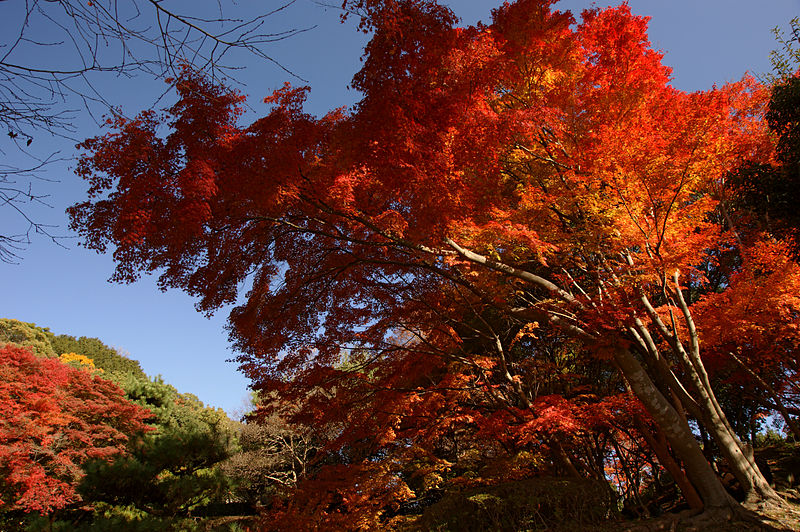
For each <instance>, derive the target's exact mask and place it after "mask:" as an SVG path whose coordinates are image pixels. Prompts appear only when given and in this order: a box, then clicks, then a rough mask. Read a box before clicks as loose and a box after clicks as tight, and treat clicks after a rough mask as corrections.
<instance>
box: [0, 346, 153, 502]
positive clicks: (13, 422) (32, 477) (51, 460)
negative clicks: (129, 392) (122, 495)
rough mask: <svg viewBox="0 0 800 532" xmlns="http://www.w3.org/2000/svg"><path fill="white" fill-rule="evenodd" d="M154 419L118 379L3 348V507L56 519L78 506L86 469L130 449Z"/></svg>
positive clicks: (0, 389) (0, 391)
mask: <svg viewBox="0 0 800 532" xmlns="http://www.w3.org/2000/svg"><path fill="white" fill-rule="evenodd" d="M148 417H150V414H149V412H148V411H147V410H145V409H143V408H141V407H139V406H137V405H134V404H132V403H130V402H129V401H128V400H126V399H125V394H124V392H123V391H122V389H120V388H119V386H117V385H116V384H114V383H112V382H111V381H108V380H105V379H102V378H100V377H98V376H96V375H93V374H92V373H90V372H89V371H88V370H82V369H77V368H73V367H71V366H68V365H66V364H64V363H62V362H61V361H59V360H57V359H47V358H39V357H36V356H35V355H34V354H33V353H32V352H31V351H30V350H28V349H25V348H21V347H17V346H14V345H12V344H5V345H3V346H0V504H2V505H3V507H4V509H22V510H24V511H26V512H39V513H41V514H49V513H50V512H52V511H53V510H57V509H59V508H64V507H66V506H68V505H71V504H74V503H76V502H79V501H80V496H79V495H78V494H77V493H76V487H77V484H78V481H79V480H80V478H81V477H82V476H83V472H82V470H81V465H82V464H83V463H84V462H86V461H87V460H90V459H108V458H111V457H112V456H115V455H118V454H119V453H122V452H125V448H126V444H127V442H128V440H129V438H130V437H132V436H134V435H136V434H138V433H141V432H143V431H145V430H148V427H147V425H145V424H144V420H145V419H147V418H148Z"/></svg>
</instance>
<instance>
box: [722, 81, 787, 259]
mask: <svg viewBox="0 0 800 532" xmlns="http://www.w3.org/2000/svg"><path fill="white" fill-rule="evenodd" d="M766 118H767V123H768V124H769V127H770V129H771V130H772V132H773V133H774V134H775V135H776V137H777V141H778V142H777V155H778V164H776V165H775V164H763V163H754V162H750V163H746V164H744V165H742V167H741V168H739V169H738V170H736V171H735V172H733V173H732V174H731V175H730V176H729V183H730V184H731V186H732V187H733V189H734V192H735V196H734V201H733V204H734V206H735V207H736V208H737V209H740V210H744V211H748V212H751V213H753V214H755V215H756V220H757V221H758V223H759V225H760V226H761V228H762V229H763V230H766V231H768V232H769V233H771V234H772V235H774V236H776V237H778V238H782V239H784V240H786V241H787V242H789V243H791V244H792V252H793V254H794V256H795V258H800V238H798V237H800V212H799V211H798V209H797V205H798V203H800V186H798V185H800V78H798V77H795V76H792V77H787V78H782V79H779V80H778V81H777V82H776V83H775V84H774V85H773V86H772V89H771V94H770V101H769V107H768V110H767V113H766Z"/></svg>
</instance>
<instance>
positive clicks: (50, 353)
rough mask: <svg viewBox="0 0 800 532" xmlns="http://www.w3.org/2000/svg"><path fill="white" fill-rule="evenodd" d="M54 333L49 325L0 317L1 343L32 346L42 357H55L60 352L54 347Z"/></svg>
mask: <svg viewBox="0 0 800 532" xmlns="http://www.w3.org/2000/svg"><path fill="white" fill-rule="evenodd" d="M53 337H54V335H53V333H51V332H50V329H48V328H47V327H38V326H37V325H36V324H35V323H26V322H24V321H19V320H12V319H8V318H0V344H5V343H11V344H16V345H21V346H26V347H30V348H31V349H33V352H34V354H36V355H37V356H40V357H47V358H54V357H56V356H58V353H56V351H55V350H54V349H53V345H52V343H51V342H52V339H53Z"/></svg>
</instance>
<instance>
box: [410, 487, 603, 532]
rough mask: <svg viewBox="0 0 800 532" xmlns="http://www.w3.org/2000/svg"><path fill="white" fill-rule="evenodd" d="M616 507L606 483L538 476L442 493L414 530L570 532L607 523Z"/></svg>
mask: <svg viewBox="0 0 800 532" xmlns="http://www.w3.org/2000/svg"><path fill="white" fill-rule="evenodd" d="M616 508H617V501H616V496H615V494H614V492H613V491H612V490H611V488H610V487H609V486H608V484H606V483H605V482H601V481H596V480H571V479H563V478H549V477H537V478H531V479H526V480H519V481H514V482H507V483H504V484H499V485H497V486H485V487H480V488H472V489H469V490H465V491H462V492H458V493H448V494H445V496H444V497H443V498H442V499H441V500H440V501H439V502H437V503H436V504H433V505H432V506H430V507H429V508H428V509H427V510H426V511H425V512H424V513H423V514H422V516H421V517H420V518H419V519H418V520H417V522H416V528H418V529H422V530H430V531H437V532H444V531H450V530H452V531H465V532H467V531H476V532H477V531H483V530H545V529H553V528H562V527H563V528H565V529H570V530H575V529H576V527H577V528H580V527H581V526H585V525H591V524H596V523H600V522H602V521H605V520H607V519H608V518H609V517H611V516H612V515H613V514H615V513H616V511H617V510H616Z"/></svg>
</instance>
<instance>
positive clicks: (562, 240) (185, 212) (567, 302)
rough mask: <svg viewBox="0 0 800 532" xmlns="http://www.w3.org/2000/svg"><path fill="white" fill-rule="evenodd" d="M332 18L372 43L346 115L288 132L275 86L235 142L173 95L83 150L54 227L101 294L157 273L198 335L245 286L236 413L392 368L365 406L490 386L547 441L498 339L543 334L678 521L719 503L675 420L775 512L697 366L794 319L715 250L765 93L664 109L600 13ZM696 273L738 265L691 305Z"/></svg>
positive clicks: (337, 410)
mask: <svg viewBox="0 0 800 532" xmlns="http://www.w3.org/2000/svg"><path fill="white" fill-rule="evenodd" d="M348 4H349V6H350V7H351V8H352V10H353V11H354V12H355V13H358V14H360V15H361V16H362V28H363V29H365V30H366V31H371V32H373V36H372V38H371V40H370V42H369V44H368V45H367V48H366V53H365V58H364V66H363V68H362V70H361V71H360V72H359V73H358V74H357V75H356V77H355V78H354V81H353V86H354V87H355V88H356V89H358V90H360V91H361V92H362V94H363V98H362V100H361V101H360V102H359V103H358V105H357V106H356V107H355V108H354V109H353V110H351V111H345V110H342V109H339V110H335V111H332V112H331V113H329V114H327V115H326V116H324V117H321V118H316V117H313V116H311V115H309V114H307V113H305V112H304V111H303V108H302V105H303V101H304V97H305V93H306V91H307V89H306V88H291V87H289V86H288V85H287V86H285V87H284V88H282V89H280V90H278V91H276V92H275V93H274V94H273V95H272V96H271V97H269V98H267V99H266V101H267V103H269V104H270V105H272V110H271V111H270V112H269V114H267V116H265V117H263V118H261V119H259V120H257V121H255V122H254V123H253V124H251V125H249V126H246V127H240V126H238V125H237V119H238V118H239V116H240V114H241V108H240V104H241V100H242V98H241V96H239V95H238V94H235V93H232V92H229V91H226V90H225V89H223V88H221V87H218V86H214V85H212V84H210V83H209V82H207V81H204V80H202V79H199V78H197V77H196V76H193V75H191V74H187V75H186V76H185V78H184V79H183V80H182V82H181V83H180V84H179V85H178V90H179V93H180V101H179V103H178V104H177V105H175V106H174V107H172V108H171V109H169V110H168V111H167V112H166V114H165V115H163V116H160V115H157V114H156V113H154V112H146V113H143V114H142V115H141V116H140V117H139V118H138V119H137V120H134V121H125V120H122V119H117V120H115V121H114V122H113V124H112V126H113V128H114V129H113V131H112V132H111V133H109V134H107V135H105V136H103V137H99V138H95V139H90V140H88V141H86V142H85V143H84V144H83V148H84V149H86V151H87V154H86V156H85V157H84V158H83V159H82V161H81V163H80V165H79V168H78V171H79V173H80V174H81V175H82V176H83V177H84V178H86V179H87V180H88V181H89V183H90V196H91V198H90V200H89V201H87V202H85V203H82V204H80V205H76V206H75V207H73V208H72V209H71V211H70V212H71V216H72V225H73V228H75V229H76V230H78V231H79V232H80V233H81V234H82V235H83V236H84V237H85V240H86V245H87V246H88V247H90V248H94V249H97V250H101V251H102V250H105V249H106V246H107V245H109V244H111V245H113V246H114V248H115V249H114V257H115V259H116V261H117V270H116V272H115V275H114V278H115V279H116V280H118V281H132V280H134V279H135V278H136V277H137V276H138V275H139V274H140V272H156V271H159V272H161V276H160V284H161V286H162V287H164V288H170V287H175V288H180V289H183V290H186V291H187V292H189V293H190V294H193V295H196V296H198V297H199V303H198V308H199V309H200V310H203V311H213V310H214V309H216V308H218V307H220V306H222V305H224V304H229V303H235V302H236V301H237V295H238V292H239V290H240V289H241V287H243V286H245V285H249V291H248V292H247V297H246V298H245V300H244V302H243V303H241V304H240V305H239V306H237V307H236V308H235V309H234V310H233V311H232V313H231V317H230V323H231V335H232V338H233V340H234V341H235V344H236V347H238V348H239V349H240V350H242V352H243V354H242V355H241V356H240V357H239V361H240V363H241V366H242V368H243V369H244V371H245V372H246V373H247V374H248V375H249V376H250V377H252V378H253V380H254V381H255V382H256V383H260V385H261V386H268V385H270V384H274V383H281V382H286V381H287V379H291V378H298V377H299V378H300V379H301V380H303V381H304V382H306V383H307V384H308V386H309V388H308V389H312V388H313V387H314V386H317V385H319V384H320V383H324V382H326V379H329V378H331V376H332V375H334V374H336V371H333V372H332V371H331V369H330V368H337V367H339V366H340V365H341V364H342V363H343V362H344V361H345V360H346V359H347V357H346V353H348V352H353V351H357V352H359V353H365V354H366V356H365V357H364V359H363V364H362V366H361V368H360V372H361V373H362V374H363V375H364V376H365V377H364V378H367V377H369V376H370V375H375V373H370V372H371V371H373V370H374V369H375V368H381V367H382V368H384V369H386V368H390V369H391V371H389V372H387V373H385V374H384V375H385V378H383V379H382V381H381V386H382V387H392V386H394V382H393V379H394V380H396V381H397V382H398V383H399V382H401V381H402V382H404V383H406V384H407V383H408V382H409V381H412V382H413V381H414V376H415V375H418V376H424V375H425V374H426V371H427V370H428V369H430V368H431V367H434V366H436V365H437V364H440V363H441V361H442V360H445V361H453V360H455V361H459V362H461V363H466V364H469V365H472V366H475V365H476V364H477V365H479V362H478V360H480V359H489V360H490V363H489V364H488V365H487V367H489V368H490V369H491V375H490V376H489V377H488V378H485V379H483V380H480V379H479V381H480V382H481V383H482V386H484V387H485V388H486V390H487V393H489V391H491V392H492V393H495V394H496V395H497V396H498V397H500V398H501V400H502V401H501V402H502V403H503V404H505V405H506V406H507V407H509V408H519V409H523V410H528V411H530V412H532V413H533V415H542V416H543V419H544V421H546V420H547V419H548V417H547V416H548V415H549V414H547V412H551V413H557V412H560V414H559V415H553V416H550V418H549V419H550V420H551V421H553V422H557V423H560V424H561V426H562V427H567V426H568V424H565V418H568V417H569V416H568V415H567V412H575V411H577V410H580V409H579V408H578V409H577V410H576V406H575V405H574V404H573V405H571V406H570V405H569V402H570V401H573V400H574V397H569V396H564V395H563V394H562V395H561V396H560V397H552V399H548V401H550V402H549V403H548V404H547V405H545V406H542V404H543V403H542V401H543V400H544V398H543V397H540V396H539V394H538V391H537V390H538V388H537V387H536V386H534V385H533V384H534V383H532V382H531V381H530V380H526V375H527V373H526V370H525V367H524V366H525V364H526V363H528V362H529V361H530V360H535V359H536V349H535V347H530V348H528V349H527V350H519V349H518V348H517V343H518V341H519V336H520V334H522V335H525V334H529V333H531V332H532V331H533V332H535V331H536V330H537V328H542V329H543V330H546V331H551V330H552V331H559V333H558V334H560V335H561V336H562V337H565V338H570V339H571V340H570V341H572V342H577V343H578V344H579V345H580V346H582V349H585V350H587V351H588V352H590V353H591V354H592V356H593V357H594V359H595V360H597V361H599V362H601V363H603V364H605V367H606V368H608V370H609V371H614V372H618V375H619V376H620V378H619V380H617V384H616V389H615V390H610V391H609V392H610V393H609V396H614V395H617V394H624V393H627V391H628V390H629V391H630V392H631V393H632V394H634V395H635V396H636V397H637V398H638V401H632V402H631V403H630V404H639V402H640V403H641V405H642V406H643V408H644V410H645V411H646V416H649V419H643V424H640V425H641V426H642V427H645V428H646V427H648V426H649V427H654V428H655V429H656V430H657V434H649V436H652V437H650V438H647V440H648V442H649V443H650V444H651V445H652V446H654V451H655V452H656V453H657V454H658V455H659V460H660V461H661V462H668V461H669V460H673V461H674V464H673V466H674V467H672V469H671V471H674V472H675V474H676V475H678V476H680V475H679V473H680V472H683V476H684V477H685V478H684V482H683V484H682V485H683V487H684V488H685V489H684V493H685V495H687V498H689V497H691V496H690V495H689V494H688V492H689V491H692V490H696V494H695V495H696V496H694V497H692V500H693V505H695V506H699V505H704V506H705V507H706V508H707V509H709V510H721V511H725V512H728V511H729V509H730V505H731V502H730V497H729V496H728V494H727V493H726V491H725V489H724V488H723V486H722V484H721V482H720V480H719V478H718V477H717V475H716V473H715V472H714V470H713V469H712V467H711V466H710V464H709V463H708V461H707V459H706V457H705V456H704V455H703V453H702V451H701V449H700V446H699V445H698V443H697V441H696V439H695V437H694V435H693V433H692V430H691V429H690V425H689V423H688V420H689V419H692V420H694V421H695V422H697V423H698V424H700V425H701V426H702V427H703V428H704V430H705V431H707V432H708V433H709V434H710V435H711V437H713V439H714V441H715V442H716V445H717V447H718V448H719V449H720V451H721V453H722V455H723V457H724V459H725V460H726V462H727V463H728V466H729V467H730V470H731V471H733V473H734V474H735V476H736V478H737V480H738V481H739V483H740V484H741V486H742V487H743V489H744V491H745V492H746V493H747V494H748V497H749V500H750V501H759V500H765V499H766V500H775V499H776V497H777V496H776V495H775V493H774V491H773V490H772V488H770V486H769V485H768V484H767V482H766V481H765V479H764V477H763V475H762V474H761V472H760V471H759V470H758V468H757V467H756V465H755V463H754V461H753V459H752V456H751V455H749V454H748V453H747V452H746V449H745V447H744V446H743V444H742V443H741V442H740V441H739V438H738V437H737V435H736V434H735V432H734V431H733V428H732V427H731V424H730V423H729V422H728V420H727V419H726V417H725V414H724V412H723V409H722V407H721V406H720V403H719V401H718V400H717V398H716V396H715V394H714V389H713V386H712V384H711V379H710V377H709V374H708V371H707V370H706V368H705V363H704V356H705V351H704V348H705V346H706V344H707V345H708V346H709V347H711V346H721V345H724V344H725V343H726V342H728V343H730V342H734V343H735V341H736V340H735V338H734V337H733V336H732V335H733V334H735V333H736V331H739V330H742V331H743V330H745V329H747V334H750V335H756V336H758V338H759V340H758V341H759V342H761V343H762V344H763V345H769V343H768V338H767V337H765V336H763V334H764V330H765V329H764V328H758V327H750V328H748V327H747V326H746V325H742V326H739V327H738V328H737V329H735V330H733V329H727V330H726V329H724V328H720V327H718V326H717V325H715V323H716V324H719V323H721V320H722V319H725V320H732V322H733V323H739V324H747V323H750V317H749V316H750V315H751V314H752V313H753V309H754V308H763V307H765V306H769V305H772V304H773V303H774V298H772V299H771V297H772V296H775V295H776V294H777V293H790V292H791V291H794V293H796V280H797V275H796V270H797V266H796V264H794V263H793V262H783V263H782V268H785V271H784V275H782V276H781V277H780V278H777V277H775V278H773V279H772V281H770V282H769V284H768V285H766V286H765V289H764V290H763V291H761V292H759V293H760V294H762V296H763V297H759V298H755V299H753V300H751V301H750V304H749V306H745V305H743V304H742V303H741V301H740V299H741V298H740V296H738V295H737V294H738V293H744V291H746V290H748V286H751V285H752V283H754V282H756V283H758V282H763V281H764V277H763V276H752V275H749V274H747V273H746V272H747V271H748V269H751V268H752V266H751V265H752V264H755V262H752V261H753V260H756V259H754V258H753V257H755V256H756V255H760V252H758V251H757V249H759V246H761V247H763V246H767V247H769V246H770V245H771V244H770V237H769V235H766V234H762V235H754V236H753V238H749V239H742V238H738V240H737V238H736V236H737V235H736V232H735V228H734V227H732V226H731V224H730V223H729V220H726V217H725V216H724V215H723V213H724V212H723V211H724V207H725V204H724V196H723V195H722V190H723V189H724V185H725V179H726V175H727V172H729V171H730V170H731V169H733V168H735V167H736V166H737V165H738V164H740V163H741V162H742V161H745V160H749V161H768V160H770V159H771V158H772V157H773V151H774V149H773V145H772V143H771V141H770V139H769V135H768V132H767V129H766V127H765V124H764V122H763V120H762V116H761V114H762V111H763V105H764V99H765V91H764V90H763V88H762V87H760V86H759V85H758V84H757V83H756V82H755V81H753V80H752V79H748V78H745V79H744V80H742V81H740V82H737V83H731V84H727V85H725V86H722V87H719V88H715V89H713V90H710V91H707V92H696V93H685V92H682V91H679V90H677V89H675V88H674V87H672V86H671V85H670V84H669V76H670V71H669V69H668V68H667V67H665V66H663V65H662V64H661V55H660V54H659V53H657V52H655V51H653V50H652V49H651V48H650V45H649V42H648V40H647V36H646V27H647V20H646V19H645V18H642V17H636V16H634V15H632V14H631V13H630V10H629V8H628V7H627V6H625V5H622V6H620V7H617V8H609V9H605V10H599V9H593V10H588V11H585V12H583V14H582V20H581V22H580V23H579V24H577V25H576V24H575V20H574V18H573V16H572V15H571V14H570V13H568V12H559V11H553V10H551V4H552V2H550V1H547V0H519V1H517V2H514V3H508V4H504V5H503V6H502V7H499V8H497V9H496V10H494V12H493V22H492V24H491V25H488V26H477V27H469V28H457V27H455V23H456V18H455V16H454V15H453V14H452V13H451V12H450V11H449V10H448V9H446V8H444V7H442V6H439V5H438V4H436V3H435V2H433V1H427V0H393V1H371V0H363V1H361V2H352V3H349V2H348ZM164 123H166V124H168V125H169V126H170V132H169V134H168V135H167V136H166V137H161V136H159V134H158V131H159V127H160V126H161V125H162V124H164ZM176 220H178V221H179V222H180V223H176ZM721 251H730V252H732V253H734V254H736V255H737V256H738V257H741V261H739V262H738V264H739V265H742V264H743V266H737V267H735V268H734V270H733V271H731V272H728V274H729V276H730V278H731V282H730V283H722V284H721V285H720V284H718V285H717V286H715V287H713V289H712V287H711V283H710V282H709V276H710V273H709V272H710V271H713V270H714V269H715V268H717V267H718V264H717V263H716V262H715V258H714V257H715V256H717V255H718V254H719V253H720V252H721ZM760 256H761V255H760ZM736 268H739V269H740V270H741V272H742V273H739V272H737V271H736ZM775 283H777V284H775ZM775 290H778V292H775ZM715 291H716V292H720V293H716V292H715ZM795 303H796V302H795V301H794V299H791V300H784V301H783V302H782V305H783V306H782V307H781V310H780V313H782V314H781V315H783V316H787V315H797V314H796V312H797V306H796V304H795ZM777 315H778V314H775V313H773V316H777ZM715 316H716V317H715ZM722 316H724V318H721V317H722ZM706 322H707V323H708V327H706V325H705V323H706ZM783 332H785V333H786V334H791V335H793V336H792V337H796V334H797V333H796V331H794V329H793V328H784V329H783ZM726 335H727V337H725V336H726ZM759 335H760V336H759ZM772 353H774V354H775V356H783V355H781V354H780V353H779V352H777V351H771V354H772ZM412 360H413V361H414V363H413V364H412V363H410V361H412ZM375 371H380V370H375ZM475 371H476V372H475V375H480V372H479V371H478V370H475ZM398 372H401V373H398ZM348 373H350V372H348ZM370 378H371V377H370ZM298 382H300V380H298ZM404 385H405V384H404ZM400 389H402V388H400ZM612 392H613V393H612ZM565 397H566V399H565ZM562 400H566V401H567V403H563V402H562ZM559 405H561V406H559ZM349 406H352V405H351V404H350V403H346V402H338V403H330V404H329V405H328V406H327V407H326V408H324V409H322V411H323V413H326V414H328V415H331V416H334V417H336V416H340V415H341V413H342V412H346V411H347V410H346V407H349ZM562 406H563V408H562ZM562 414H563V415H562ZM570 415H572V414H570ZM544 421H542V420H538V421H535V422H532V423H533V424H532V425H530V426H528V425H524V426H526V427H527V428H528V429H530V430H531V431H533V430H539V428H540V427H541V423H543V422H544ZM651 421H652V423H653V425H649V423H650V422H651ZM552 432H554V433H557V432H558V431H557V430H556V431H552ZM659 442H661V443H660V444H659ZM656 447H658V449H659V450H657V451H656V450H655V448H656ZM665 467H666V465H665Z"/></svg>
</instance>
